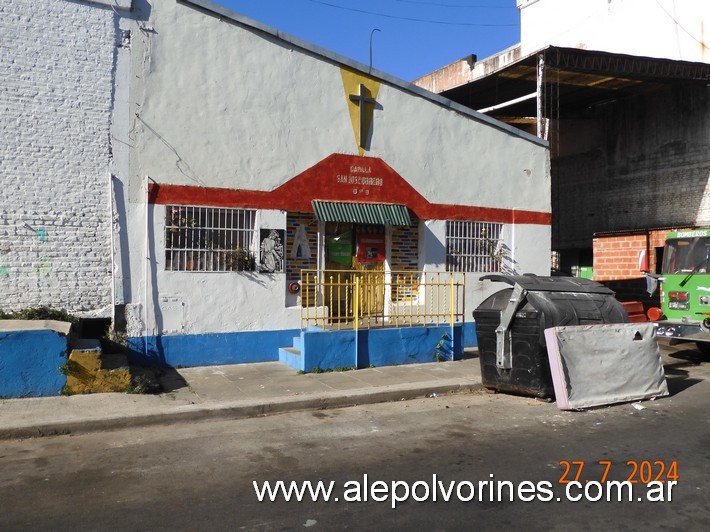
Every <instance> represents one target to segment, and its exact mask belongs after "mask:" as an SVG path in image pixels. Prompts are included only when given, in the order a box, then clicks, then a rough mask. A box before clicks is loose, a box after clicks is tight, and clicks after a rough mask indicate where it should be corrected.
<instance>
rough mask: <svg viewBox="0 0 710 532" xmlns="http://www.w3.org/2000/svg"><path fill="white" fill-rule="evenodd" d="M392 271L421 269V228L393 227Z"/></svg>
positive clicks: (414, 226)
mask: <svg viewBox="0 0 710 532" xmlns="http://www.w3.org/2000/svg"><path fill="white" fill-rule="evenodd" d="M390 262H391V265H390V269H391V270H392V271H406V272H411V271H417V270H418V269H419V227H418V226H416V225H413V226H411V227H392V255H391V261H390Z"/></svg>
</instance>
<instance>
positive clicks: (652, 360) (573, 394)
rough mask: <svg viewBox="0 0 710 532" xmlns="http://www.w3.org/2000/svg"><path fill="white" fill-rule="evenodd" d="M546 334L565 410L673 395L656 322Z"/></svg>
mask: <svg viewBox="0 0 710 532" xmlns="http://www.w3.org/2000/svg"><path fill="white" fill-rule="evenodd" d="M545 337H546V340H547V353H548V357H549V360H550V370H551V372H552V382H553V384H554V387H555V398H556V400H557V406H558V407H559V408H560V409H562V410H575V409H580V408H590V407H594V406H601V405H606V404H613V403H622V402H626V401H638V400H641V399H650V398H653V397H662V396H666V395H668V386H667V384H666V377H665V373H664V371H663V363H662V361H661V355H660V352H659V349H658V341H657V339H656V334H655V325H654V324H652V323H619V324H611V325H586V326H570V327H553V328H550V329H547V330H545Z"/></svg>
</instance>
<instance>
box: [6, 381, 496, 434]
mask: <svg viewBox="0 0 710 532" xmlns="http://www.w3.org/2000/svg"><path fill="white" fill-rule="evenodd" d="M480 390H483V386H482V385H481V384H480V383H476V382H470V383H469V382H466V383H461V382H456V383H451V382H450V383H441V382H440V381H439V382H437V383H431V382H430V383H426V382H424V383H417V384H416V385H414V386H413V385H411V384H403V385H393V386H386V387H382V389H375V390H373V389H372V388H367V389H357V390H350V391H348V392H345V393H343V392H329V393H326V394H318V395H315V394H314V395H313V396H309V397H287V398H280V399H275V400H271V401H269V402H263V401H239V402H232V403H213V404H208V405H179V406H176V407H174V408H173V409H172V410H171V411H164V410H161V411H153V412H146V413H142V414H141V413H138V414H136V415H126V416H113V417H104V418H95V419H85V420H72V421H56V422H47V423H38V424H36V425H26V426H20V427H7V428H0V440H11V439H22V438H37V437H43V436H58V435H66V434H86V433H90V432H98V431H109V430H117V429H123V428H129V427H146V426H157V425H167V424H171V423H185V422H200V421H215V420H237V419H246V418H253V417H261V416H269V415H275V414H285V413H290V412H302V411H308V410H325V409H331V408H344V407H350V406H357V405H367V404H377V403H388V402H393V401H404V400H411V399H421V398H423V397H425V396H426V395H427V394H433V393H435V394H440V395H444V394H454V393H470V392H475V391H480Z"/></svg>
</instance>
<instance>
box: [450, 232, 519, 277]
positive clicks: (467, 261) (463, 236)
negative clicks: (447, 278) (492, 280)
mask: <svg viewBox="0 0 710 532" xmlns="http://www.w3.org/2000/svg"><path fill="white" fill-rule="evenodd" d="M502 228H503V224H500V223H492V222H468V221H466V222H463V221H462V222H460V221H447V222H446V270H447V271H450V272H499V271H501V270H502V262H503V258H504V256H505V250H504V248H503V246H502V242H501V240H500V235H501V230H502Z"/></svg>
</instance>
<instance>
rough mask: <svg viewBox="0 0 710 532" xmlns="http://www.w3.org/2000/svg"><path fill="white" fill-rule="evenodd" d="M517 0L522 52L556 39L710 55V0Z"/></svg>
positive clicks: (590, 46)
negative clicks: (709, 0)
mask: <svg viewBox="0 0 710 532" xmlns="http://www.w3.org/2000/svg"><path fill="white" fill-rule="evenodd" d="M518 5H519V7H520V8H521V9H520V26H521V28H520V35H521V36H520V42H521V46H522V54H523V55H527V54H529V53H533V52H535V51H536V50H538V49H540V48H542V47H544V46H546V45H556V46H565V47H571V48H583V49H587V50H599V51H605V52H613V53H621V54H628V55H638V56H648V57H659V58H666V59H675V60H683V61H696V62H708V61H710V49H709V48H708V46H710V2H708V1H707V0H574V1H570V0H536V1H529V0H519V1H518ZM703 43H705V46H704V45H703Z"/></svg>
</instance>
